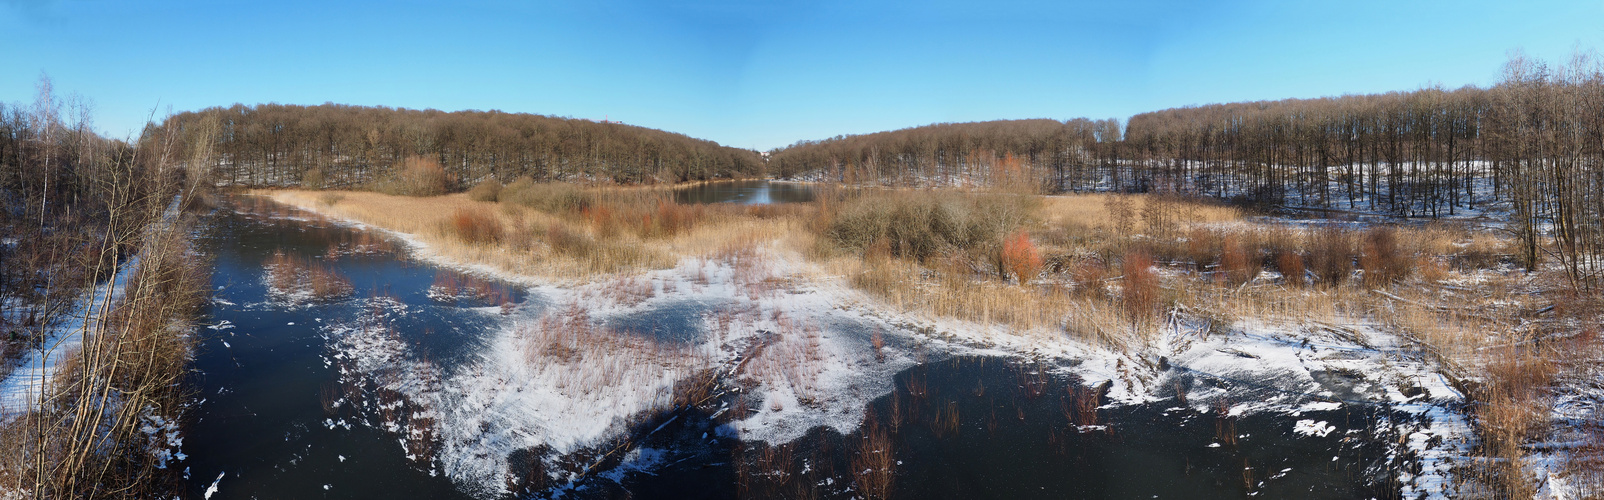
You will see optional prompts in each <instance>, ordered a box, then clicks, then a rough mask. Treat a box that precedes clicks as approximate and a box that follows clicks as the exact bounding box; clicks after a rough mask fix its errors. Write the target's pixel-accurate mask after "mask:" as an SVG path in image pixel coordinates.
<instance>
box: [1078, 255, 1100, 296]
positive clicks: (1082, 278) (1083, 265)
mask: <svg viewBox="0 0 1604 500" xmlns="http://www.w3.org/2000/svg"><path fill="white" fill-rule="evenodd" d="M1107 276H1108V266H1106V265H1104V264H1103V262H1102V261H1100V260H1096V259H1085V260H1082V261H1080V263H1078V264H1076V265H1075V267H1074V269H1072V270H1070V279H1073V280H1075V284H1076V285H1077V287H1076V288H1075V290H1076V291H1079V292H1082V293H1095V292H1099V291H1102V290H1103V278H1105V277H1107Z"/></svg>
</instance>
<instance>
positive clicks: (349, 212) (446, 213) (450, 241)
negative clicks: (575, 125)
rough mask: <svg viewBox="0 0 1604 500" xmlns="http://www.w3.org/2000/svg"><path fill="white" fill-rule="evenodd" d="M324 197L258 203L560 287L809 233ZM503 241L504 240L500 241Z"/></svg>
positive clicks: (771, 222) (787, 217)
mask: <svg viewBox="0 0 1604 500" xmlns="http://www.w3.org/2000/svg"><path fill="white" fill-rule="evenodd" d="M592 191H600V192H601V193H602V194H601V195H600V196H603V197H605V196H609V195H613V194H628V195H631V196H633V195H637V194H638V193H643V192H649V191H648V190H645V189H642V188H633V189H627V190H626V189H624V188H593V189H592ZM325 193H326V192H322V191H302V190H273V191H255V192H253V193H252V194H257V195H263V196H267V197H270V198H272V199H273V200H275V201H278V202H280V203H285V204H288V205H292V206H296V207H300V208H303V209H307V210H311V211H315V212H321V213H324V214H327V215H330V216H333V217H338V218H342V219H348V220H353V221H357V222H361V223H363V224H367V225H371V226H375V227H379V228H383V229H387V230H391V231H396V232H401V233H407V234H409V235H411V236H413V237H416V238H418V239H419V240H421V241H422V242H423V243H425V244H427V245H428V246H429V251H430V252H432V253H434V254H436V255H439V256H441V257H444V258H447V259H450V260H453V261H457V262H463V263H472V264H483V265H488V266H491V267H493V268H496V269H499V270H502V271H505V272H508V273H513V274H518V275H524V276H534V277H542V278H548V279H554V280H559V281H561V280H578V281H584V280H591V279H596V278H599V277H602V276H605V275H611V274H618V273H630V272H638V271H641V270H648V269H665V268H668V267H672V266H673V265H674V264H675V263H676V262H678V261H679V260H680V259H683V258H687V257H712V256H715V255H717V254H718V252H720V251H722V250H723V249H726V248H728V247H730V246H731V245H732V244H733V243H735V242H738V241H743V240H745V241H754V240H755V241H762V242H772V241H775V240H781V239H794V235H795V234H796V233H799V232H806V231H802V229H803V228H804V227H805V225H804V224H803V220H804V216H803V213H804V212H805V208H804V209H775V208H757V207H751V208H749V207H740V206H718V207H708V208H705V209H700V210H702V211H703V212H704V213H702V214H701V215H700V216H699V217H698V219H697V220H696V221H695V222H694V223H688V222H686V220H687V217H688V216H683V215H682V214H680V213H678V212H677V210H678V209H669V210H665V211H663V212H659V213H669V214H672V215H670V217H671V219H670V220H669V221H667V222H663V223H656V222H654V223H653V225H652V229H651V230H650V231H647V234H645V235H641V234H637V231H636V230H634V229H630V230H623V229H620V228H618V227H612V228H611V229H609V226H610V225H611V224H613V223H614V222H611V221H613V219H612V218H608V219H606V220H600V219H598V216H596V215H594V213H592V214H585V215H581V216H575V215H574V214H570V213H568V212H565V211H560V212H558V213H549V212H544V211H540V210H536V209H533V208H528V207H525V206H522V205H517V204H509V203H500V204H498V203H494V202H489V201H475V200H472V199H470V198H469V197H468V196H467V195H465V194H451V195H445V196H431V197H409V196H392V195H386V194H380V193H373V192H365V191H347V192H340V193H339V195H340V196H341V198H340V201H339V202H338V203H336V204H334V205H325V204H323V203H320V202H319V199H320V198H321V197H323V196H324V195H325ZM653 203H654V205H653V210H654V212H655V211H656V205H655V203H656V202H655V201H654V202H653ZM459 215H460V217H459ZM490 221H494V224H493V225H492V223H491V222H490ZM665 227H672V229H671V230H668V229H663V228H665ZM496 234H499V235H500V236H499V237H496V236H493V235H496ZM470 235H471V236H470ZM809 241H811V240H809Z"/></svg>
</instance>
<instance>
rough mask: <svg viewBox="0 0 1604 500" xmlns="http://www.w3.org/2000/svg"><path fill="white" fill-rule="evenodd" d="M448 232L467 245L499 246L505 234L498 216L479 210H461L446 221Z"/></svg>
mask: <svg viewBox="0 0 1604 500" xmlns="http://www.w3.org/2000/svg"><path fill="white" fill-rule="evenodd" d="M446 225H447V226H446V229H447V231H448V232H449V233H450V234H452V235H454V236H456V237H457V238H458V239H460V240H462V241H463V242H465V243H470V244H490V245H494V244H498V243H501V241H502V239H503V236H504V233H503V231H502V229H501V222H500V221H498V220H496V216H495V215H493V214H491V213H489V212H487V211H485V210H483V209H478V208H459V209H457V211H456V212H454V213H452V214H451V218H450V219H447V220H446Z"/></svg>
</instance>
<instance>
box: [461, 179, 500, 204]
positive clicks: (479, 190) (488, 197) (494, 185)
mask: <svg viewBox="0 0 1604 500" xmlns="http://www.w3.org/2000/svg"><path fill="white" fill-rule="evenodd" d="M500 196H501V181H497V180H496V179H495V178H494V177H492V178H489V179H485V180H484V181H481V182H480V183H478V184H475V185H474V186H473V188H472V189H469V190H468V199H470V200H473V201H490V202H494V201H496V200H497V199H498V198H500Z"/></svg>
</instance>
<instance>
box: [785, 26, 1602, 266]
mask: <svg viewBox="0 0 1604 500" xmlns="http://www.w3.org/2000/svg"><path fill="white" fill-rule="evenodd" d="M1121 135H1122V134H1121V133H1120V130H1119V126H1118V124H1117V123H1116V122H1113V121H1112V120H1106V121H1089V120H1084V119H1077V120H1070V121H1068V122H1056V121H1052V120H1021V121H997V122H981V123H966V124H940V125H931V126H927V127H918V128H912V129H904V130H898V131H892V132H882V133H877V134H867V135H858V136H842V137H836V138H832V139H827V140H823V141H817V142H803V143H798V144H796V145H793V146H790V147H787V148H784V149H781V150H777V151H775V152H773V153H772V160H771V165H770V171H771V172H773V173H774V174H776V175H780V176H812V177H816V178H823V179H828V180H832V181H843V182H873V183H884V184H897V185H928V184H951V183H953V182H949V179H950V178H951V177H954V176H956V177H959V178H963V179H969V180H981V181H985V180H987V179H994V178H998V177H1006V175H1001V176H1000V175H997V174H996V173H995V172H997V171H998V170H1003V171H1007V170H1009V168H1004V167H1010V168H1023V169H1024V170H1025V171H1027V173H1028V175H1030V176H1031V180H1032V181H1033V182H1032V183H1033V184H1034V185H1035V186H1039V187H1040V188H1041V189H1043V190H1045V191H1049V192H1053V191H1086V190H1105V191H1126V192H1146V191H1155V190H1157V191H1170V192H1179V193H1188V194H1195V195H1206V196H1210V197H1214V198H1217V199H1224V200H1233V201H1236V202H1240V203H1245V204H1253V205H1258V206H1262V207H1283V208H1294V209H1315V210H1327V211H1329V210H1340V211H1345V212H1359V211H1362V212H1372V213H1380V214H1386V215H1394V216H1405V217H1442V216H1453V215H1461V214H1464V213H1466V212H1465V211H1466V210H1475V211H1476V212H1472V213H1483V212H1488V213H1494V214H1498V216H1499V217H1501V218H1503V219H1504V220H1505V221H1506V222H1508V223H1509V224H1508V227H1510V228H1511V229H1512V230H1514V231H1515V232H1516V233H1518V235H1519V236H1520V238H1521V241H1522V242H1523V245H1522V248H1521V251H1520V254H1521V255H1520V256H1519V257H1520V259H1521V260H1522V261H1523V262H1525V263H1526V264H1527V265H1534V264H1535V263H1536V262H1537V261H1538V260H1540V259H1542V258H1544V257H1545V256H1547V257H1552V258H1554V259H1556V260H1558V261H1559V262H1561V263H1563V264H1564V265H1565V266H1566V268H1567V270H1568V271H1569V272H1570V275H1571V276H1572V278H1573V279H1575V280H1577V281H1578V282H1579V283H1580V282H1584V281H1585V282H1596V281H1598V280H1599V279H1600V272H1601V271H1604V267H1601V264H1600V262H1599V261H1598V259H1596V258H1591V257H1589V256H1598V255H1600V254H1601V253H1604V235H1601V230H1600V223H1599V220H1600V217H1601V216H1604V69H1601V66H1600V64H1599V62H1598V61H1596V60H1594V59H1590V58H1587V57H1580V56H1579V57H1578V58H1577V59H1576V60H1574V61H1572V62H1571V63H1570V64H1568V65H1565V66H1561V67H1552V66H1548V65H1546V64H1544V63H1542V62H1538V61H1533V60H1529V59H1525V58H1519V57H1517V58H1515V59H1513V60H1511V61H1510V62H1509V63H1508V64H1507V65H1506V67H1505V70H1504V76H1503V78H1502V80H1501V81H1500V82H1499V83H1498V84H1497V85H1495V86H1493V87H1491V88H1477V87H1465V88H1462V89H1458V90H1453V91H1448V90H1443V89H1440V88H1427V89H1422V90H1417V91H1413V92H1393V93H1388V94H1379V95H1349V96H1342V97H1333V98H1323V99H1290V100H1283V101H1265V102H1247V103H1231V104H1215V105H1207V106H1196V107H1185V108H1176V109H1168V110H1163V111H1156V112H1151V113H1144V114H1140V115H1136V116H1134V117H1132V118H1131V119H1130V121H1129V124H1128V127H1126V128H1125V130H1124V134H1123V137H1121ZM1489 209H1491V210H1490V211H1489ZM1546 243H1552V244H1551V245H1549V244H1546Z"/></svg>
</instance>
